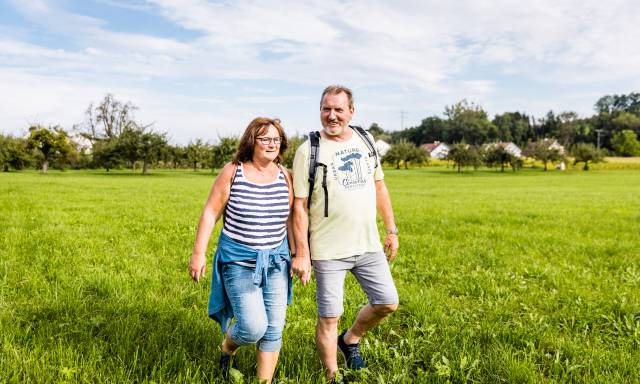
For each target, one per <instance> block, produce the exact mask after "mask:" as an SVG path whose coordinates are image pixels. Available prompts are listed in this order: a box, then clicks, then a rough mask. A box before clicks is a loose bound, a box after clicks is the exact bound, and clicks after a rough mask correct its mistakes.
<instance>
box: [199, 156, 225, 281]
mask: <svg viewBox="0 0 640 384" xmlns="http://www.w3.org/2000/svg"><path fill="white" fill-rule="evenodd" d="M236 167H237V166H236V165H235V164H232V163H228V164H226V165H225V166H224V168H222V171H221V172H220V174H219V175H218V177H217V178H216V180H215V181H214V183H213V186H212V187H211V192H210V193H209V197H208V198H207V202H206V203H205V205H204V208H203V209H202V215H200V221H199V222H198V231H197V233H196V241H195V243H194V245H193V252H192V253H191V260H190V261H189V275H191V278H192V279H193V280H195V281H196V282H198V281H200V278H201V277H202V276H203V275H204V273H205V271H206V266H207V257H206V252H207V246H208V245H209V238H210V237H211V231H213V227H214V226H215V225H216V222H217V221H218V219H219V218H220V215H221V214H222V211H223V209H224V207H225V205H226V204H227V200H228V199H229V191H230V190H231V179H232V178H233V174H234V172H235V170H236Z"/></svg>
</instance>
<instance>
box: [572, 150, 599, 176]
mask: <svg viewBox="0 0 640 384" xmlns="http://www.w3.org/2000/svg"><path fill="white" fill-rule="evenodd" d="M571 154H572V155H573V158H574V159H573V165H574V166H575V165H576V164H578V163H584V167H583V168H582V169H583V170H585V171H588V170H589V163H590V162H591V163H594V164H595V163H599V162H601V161H602V160H603V159H604V156H603V155H602V152H601V151H600V150H599V149H596V147H594V146H593V144H586V143H578V144H576V145H574V146H573V148H572V149H571Z"/></svg>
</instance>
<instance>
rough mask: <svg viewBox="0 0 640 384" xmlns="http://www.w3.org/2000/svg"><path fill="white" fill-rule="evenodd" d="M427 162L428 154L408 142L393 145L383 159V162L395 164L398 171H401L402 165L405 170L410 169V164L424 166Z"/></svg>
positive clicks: (402, 141)
mask: <svg viewBox="0 0 640 384" xmlns="http://www.w3.org/2000/svg"><path fill="white" fill-rule="evenodd" d="M427 160H428V159H427V153H426V152H425V151H424V150H423V149H422V148H418V147H416V146H415V144H413V143H411V142H409V141H407V140H401V141H400V142H399V143H397V144H394V145H392V146H391V148H389V151H387V153H386V154H385V155H384V157H383V158H382V161H384V162H387V163H390V164H394V165H395V166H396V169H400V164H401V163H403V164H404V168H405V169H409V163H414V164H422V163H424V162H426V161H427Z"/></svg>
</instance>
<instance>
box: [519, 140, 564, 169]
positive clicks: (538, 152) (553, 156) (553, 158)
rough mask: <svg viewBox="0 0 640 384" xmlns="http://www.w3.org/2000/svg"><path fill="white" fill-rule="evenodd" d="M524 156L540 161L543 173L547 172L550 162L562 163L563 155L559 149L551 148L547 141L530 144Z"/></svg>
mask: <svg viewBox="0 0 640 384" xmlns="http://www.w3.org/2000/svg"><path fill="white" fill-rule="evenodd" d="M524 154H525V156H530V157H533V158H534V159H536V160H539V161H542V164H544V170H545V171H547V169H548V167H547V165H548V164H549V163H550V162H551V163H553V162H558V161H564V155H563V154H562V152H561V151H560V149H558V148H551V147H550V143H549V140H540V141H537V142H535V143H531V144H530V145H529V147H527V149H526V151H525V153H524Z"/></svg>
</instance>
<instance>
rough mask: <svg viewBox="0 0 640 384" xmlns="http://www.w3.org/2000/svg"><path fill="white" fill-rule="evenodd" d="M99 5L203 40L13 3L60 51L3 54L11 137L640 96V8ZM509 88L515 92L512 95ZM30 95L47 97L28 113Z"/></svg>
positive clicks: (623, 4)
mask: <svg viewBox="0 0 640 384" xmlns="http://www.w3.org/2000/svg"><path fill="white" fill-rule="evenodd" d="M99 1H100V2H101V3H103V4H107V5H109V4H110V5H113V6H116V7H118V8H119V9H133V10H135V11H146V12H149V13H150V14H156V15H161V17H163V18H165V19H166V20H168V21H169V22H171V23H174V24H176V26H177V27H182V28H185V29H189V30H192V31H195V32H197V34H199V36H198V37H196V38H193V39H191V40H190V41H185V40H184V39H180V40H179V39H177V38H176V39H174V38H167V37H160V36H153V35H151V34H141V33H132V32H127V31H122V30H112V29H109V25H110V23H109V22H108V20H106V19H105V20H101V19H98V18H96V17H89V16H86V15H81V14H74V13H72V12H69V11H66V10H65V9H64V8H63V6H64V4H65V3H64V2H62V3H57V2H47V1H44V0H31V1H20V2H18V1H15V2H13V4H14V6H15V8H16V9H17V10H18V11H19V12H20V13H21V14H22V15H24V17H25V19H26V20H28V21H29V22H30V23H32V24H33V25H37V26H38V27H37V29H35V31H36V32H33V33H34V34H40V33H41V31H42V30H46V31H47V35H48V36H47V39H46V40H55V41H58V42H59V43H60V44H58V45H57V46H58V47H62V48H49V47H48V46H46V45H44V43H36V42H35V41H40V40H39V39H28V36H27V37H26V38H25V37H24V36H23V35H24V34H25V33H24V32H22V33H21V34H20V36H19V37H16V36H13V37H5V38H3V39H0V78H1V79H3V80H4V81H3V90H4V91H5V92H14V93H15V94H16V95H18V96H15V97H13V98H12V99H11V101H6V102H3V103H2V105H1V106H0V109H2V111H3V112H7V113H8V114H7V115H5V116H3V117H2V119H3V123H4V125H5V126H6V124H9V125H11V124H18V123H16V122H17V121H25V120H28V118H29V116H41V117H47V118H48V117H50V118H51V120H57V121H71V120H72V119H71V116H73V115H74V114H75V115H77V114H78V112H75V111H76V109H74V112H71V111H68V110H67V109H66V108H60V106H61V105H62V106H69V109H70V108H71V106H74V108H79V109H77V110H79V111H80V113H81V111H83V110H84V108H85V107H86V105H87V104H88V102H90V101H91V100H94V101H96V100H98V99H100V98H101V97H102V96H103V95H104V93H106V92H112V93H115V94H116V95H117V96H120V97H122V98H124V99H127V98H128V99H130V100H132V101H133V102H134V103H136V104H138V105H139V106H140V107H141V110H140V113H141V114H142V113H144V115H145V117H146V116H149V119H150V120H155V121H156V122H157V125H158V126H160V127H162V129H164V130H173V129H179V130H180V132H178V131H176V133H175V134H174V137H176V139H177V140H179V141H183V142H184V141H186V140H187V139H188V138H190V137H191V138H193V137H196V136H201V137H204V136H205V133H207V134H208V133H209V131H210V130H211V128H210V127H213V126H215V127H217V129H219V130H220V131H221V132H222V134H224V132H232V131H235V130H237V129H239V128H238V127H241V128H243V127H244V126H245V125H246V122H247V121H248V120H250V118H251V117H252V116H254V115H255V114H257V113H260V114H265V115H273V114H278V115H279V116H280V117H281V118H283V120H284V119H285V118H287V119H290V121H291V124H290V125H291V126H295V127H304V128H303V130H305V129H308V128H313V127H316V126H317V116H316V114H317V108H316V107H317V105H316V104H317V94H318V93H319V92H320V90H321V89H322V87H323V86H324V85H326V84H328V83H336V82H339V83H344V84H347V85H350V86H352V87H353V88H354V89H355V90H356V92H360V93H357V94H356V95H357V100H359V102H361V103H362V104H361V105H359V109H358V110H359V114H358V115H357V117H358V118H363V122H367V123H368V122H371V121H377V122H379V123H381V124H382V126H385V125H388V126H390V127H395V126H397V125H398V124H397V120H399V119H398V117H397V115H398V112H399V110H400V109H405V110H406V109H409V110H413V113H412V117H411V118H412V119H413V120H414V123H416V122H418V121H419V120H420V119H421V118H423V117H425V116H426V114H427V113H429V114H432V113H437V112H441V108H442V106H444V105H447V104H452V103H454V102H456V101H457V100H459V99H461V98H465V97H466V98H468V99H470V100H473V101H476V102H478V103H480V104H482V105H483V106H487V108H490V109H494V108H495V109H494V112H496V113H498V112H502V111H504V110H507V109H514V103H513V102H512V100H518V102H520V104H519V107H517V109H520V110H530V111H533V110H536V111H537V110H538V109H542V108H544V109H549V108H554V109H555V108H558V107H559V106H560V105H561V104H562V103H564V102H566V103H567V105H565V106H562V107H561V108H560V109H576V110H590V108H591V106H590V105H588V106H586V107H585V106H584V105H583V104H582V103H584V102H585V99H584V98H575V97H568V96H566V97H565V96H562V95H561V94H557V92H565V91H564V90H567V89H568V90H572V89H573V90H574V93H575V90H576V89H580V90H583V91H584V93H585V94H600V95H601V94H605V93H614V92H629V91H632V90H634V87H640V74H639V72H638V71H637V68H640V48H639V46H638V44H637V42H636V41H635V40H637V33H636V29H637V27H636V16H635V15H637V14H640V3H638V2H635V1H630V0H612V1H609V2H607V3H603V2H600V1H595V0H586V1H584V0H581V1H578V0H565V1H562V2H556V1H551V0H545V1H539V2H533V3H518V4H515V3H513V2H512V1H507V0H498V1H492V2H486V1H473V0H467V1H461V2H449V3H447V2H444V3H443V2H440V1H435V0H429V1H402V2H395V3H389V2H385V1H367V2H364V1H351V2H343V1H338V0H325V1H319V0H311V1H300V2H290V1H284V0H276V1H243V2H207V1H202V0H180V1H178V0H149V1H147V2H140V1H136V2H123V1H119V0H99ZM60 4H62V6H61V5H60ZM38 37H42V36H38ZM5 81H6V83H5ZM513 82H517V87H519V90H517V91H514V90H510V88H513V87H514V83H513ZM160 83H161V84H163V85H162V86H160V85H159V84H160ZM5 84H6V85H5ZM620 84H624V85H625V86H627V87H630V88H623V87H621V86H620ZM274 87H282V89H272V88H274ZM533 88H537V89H541V88H542V89H545V88H548V89H549V92H553V93H554V94H553V95H542V94H541V91H539V90H538V91H533V90H532V89H533ZM33 89H38V91H39V92H38V93H39V96H36V97H31V99H30V98H29V96H28V95H29V93H30V92H31V91H32V90H33ZM552 89H553V91H552ZM265 90H266V92H265ZM309 90H312V91H309ZM118 91H120V92H118ZM308 92H313V94H309V93H308ZM515 92H517V94H514V93H515ZM125 95H126V96H125ZM596 99H597V98H596ZM27 100H31V102H30V103H27ZM52 100H58V101H55V102H54V101H52ZM212 100H213V101H212ZM594 101H595V99H594V100H591V101H588V100H586V102H589V103H591V104H592V103H593V102H594ZM305 103H311V105H310V106H307V105H306V104H305ZM545 103H547V104H545ZM545 105H546V107H545ZM536 113H537V112H536ZM187 115H188V116H187ZM307 115H308V117H306V116H307ZM364 119H366V120H364ZM10 121H14V123H10ZM285 123H286V121H285ZM20 124H22V123H20ZM409 124H410V123H409ZM285 125H286V124H285ZM177 127H179V128H177ZM185 127H189V128H185ZM241 128H240V129H241ZM12 129H15V128H12ZM294 130H297V128H294ZM190 135H191V136H190Z"/></svg>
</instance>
